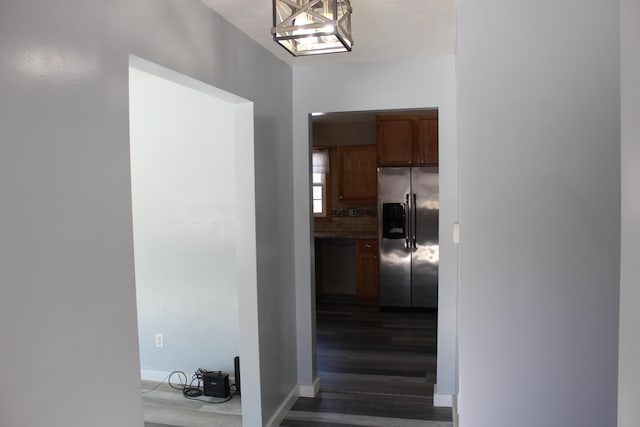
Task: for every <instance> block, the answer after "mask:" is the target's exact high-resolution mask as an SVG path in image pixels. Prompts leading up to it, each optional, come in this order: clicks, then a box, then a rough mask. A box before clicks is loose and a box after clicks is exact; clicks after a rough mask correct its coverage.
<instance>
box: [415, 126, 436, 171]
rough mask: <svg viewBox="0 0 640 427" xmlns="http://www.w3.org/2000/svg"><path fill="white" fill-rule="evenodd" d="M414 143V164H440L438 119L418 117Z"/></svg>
mask: <svg viewBox="0 0 640 427" xmlns="http://www.w3.org/2000/svg"><path fill="white" fill-rule="evenodd" d="M416 126H417V133H416V139H415V140H414V144H413V161H414V165H415V164H418V165H437V164H438V119H422V118H421V119H417V121H416Z"/></svg>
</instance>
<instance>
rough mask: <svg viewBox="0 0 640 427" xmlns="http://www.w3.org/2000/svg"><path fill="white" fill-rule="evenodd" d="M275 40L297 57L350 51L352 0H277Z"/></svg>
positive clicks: (274, 20) (273, 31)
mask: <svg viewBox="0 0 640 427" xmlns="http://www.w3.org/2000/svg"><path fill="white" fill-rule="evenodd" d="M271 33H272V34H273V39H274V40H275V41H276V42H278V43H279V44H280V45H281V46H282V47H284V48H285V49H286V50H287V51H288V52H289V53H291V54H292V55H293V56H304V55H317V54H322V53H336V52H348V51H350V50H351V46H352V45H353V38H352V37H351V3H350V1H349V0H273V28H272V29H271Z"/></svg>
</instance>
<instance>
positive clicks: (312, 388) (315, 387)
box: [300, 377, 320, 397]
mask: <svg viewBox="0 0 640 427" xmlns="http://www.w3.org/2000/svg"><path fill="white" fill-rule="evenodd" d="M319 390H320V377H317V378H316V379H315V380H314V381H313V384H312V385H300V397H316V396H317V395H318V391H319Z"/></svg>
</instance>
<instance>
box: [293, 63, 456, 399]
mask: <svg viewBox="0 0 640 427" xmlns="http://www.w3.org/2000/svg"><path fill="white" fill-rule="evenodd" d="M293 90H294V94H293V105H294V109H293V110H294V116H293V117H294V121H293V139H294V141H295V143H294V147H293V162H294V163H293V167H294V177H295V179H294V197H295V200H297V201H298V203H296V205H295V224H294V226H295V237H296V240H295V254H296V258H295V259H296V271H295V273H296V286H297V290H296V292H297V294H296V300H297V307H298V309H299V311H298V315H297V316H298V377H299V382H300V383H301V384H306V385H311V383H312V382H313V381H314V379H315V377H316V373H315V361H314V358H315V349H314V344H315V339H314V332H315V325H314V324H313V319H314V318H315V314H314V313H315V292H314V290H313V285H312V284H311V277H312V271H313V268H312V265H311V261H312V255H313V254H312V244H311V242H313V240H312V237H311V234H310V230H311V220H310V218H311V217H310V205H309V202H308V201H309V179H310V178H309V162H310V160H309V127H308V126H309V124H308V123H309V118H308V115H309V114H310V113H312V112H339V111H364V110H388V109H407V108H434V107H437V108H438V109H439V132H440V139H439V141H440V149H439V156H440V236H441V237H440V270H439V302H438V304H439V311H438V373H437V383H438V390H437V392H438V393H441V394H453V393H455V392H456V303H457V302H456V300H457V248H456V246H455V245H454V244H453V243H452V241H451V238H450V236H451V228H452V224H453V223H454V222H455V221H456V220H457V209H458V207H457V200H458V199H457V145H456V144H457V142H456V92H455V64H454V58H453V56H443V57H436V58H431V59H412V60H401V61H400V60H399V61H394V62H385V63H355V64H339V65H333V66H331V65H323V66H313V67H311V66H300V67H294V69H293Z"/></svg>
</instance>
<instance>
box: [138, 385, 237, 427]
mask: <svg viewBox="0 0 640 427" xmlns="http://www.w3.org/2000/svg"><path fill="white" fill-rule="evenodd" d="M157 384H158V383H155V382H151V381H143V382H142V387H143V393H144V394H143V395H142V401H143V403H144V421H145V427H167V426H171V427H176V426H179V427H242V410H241V400H240V396H234V397H233V398H232V399H231V400H230V401H228V402H225V403H221V404H212V403H205V402H203V401H209V402H216V401H220V400H222V399H218V398H213V397H207V396H200V397H199V398H198V399H201V400H203V401H200V400H191V399H187V398H185V397H184V396H183V395H182V392H181V391H180V390H174V389H172V388H170V387H169V386H168V385H167V384H163V385H162V386H160V387H159V388H158V389H157V390H155V391H150V392H148V393H145V391H146V390H150V389H152V388H154V387H155V386H156V385H157Z"/></svg>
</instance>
